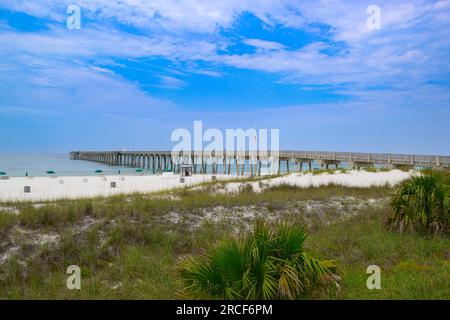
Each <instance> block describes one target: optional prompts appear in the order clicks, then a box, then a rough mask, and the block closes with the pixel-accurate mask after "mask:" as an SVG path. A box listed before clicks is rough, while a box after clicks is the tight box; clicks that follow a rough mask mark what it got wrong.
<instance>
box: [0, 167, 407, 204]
mask: <svg viewBox="0 0 450 320" xmlns="http://www.w3.org/2000/svg"><path fill="white" fill-rule="evenodd" d="M411 174H412V172H402V171H400V170H392V171H389V172H376V173H373V172H365V171H354V170H352V171H349V172H347V173H335V174H326V173H325V174H319V175H313V174H311V173H303V174H299V173H292V174H290V175H286V176H282V177H276V178H272V179H267V180H262V181H257V182H251V184H252V186H253V189H254V191H255V192H260V191H261V190H262V188H265V187H270V186H275V185H279V184H290V185H295V186H299V187H309V186H320V185H326V184H339V185H344V186H349V187H370V186H382V185H385V184H389V185H395V184H397V183H399V182H401V181H402V180H404V179H407V178H408V177H409V176H411ZM216 177H217V180H228V179H235V178H237V177H236V176H232V175H217V176H216ZM239 177H241V178H245V177H246V176H239ZM211 180H212V176H211V175H210V174H206V175H194V176H192V177H186V178H185V183H181V182H180V176H179V175H174V174H172V173H169V174H164V175H150V176H145V175H143V176H131V175H128V176H125V175H120V176H119V175H108V176H89V177H81V176H79V177H34V178H31V177H12V178H10V179H8V180H0V201H48V200H57V199H77V198H90V197H97V196H111V195H117V194H130V193H136V192H156V191H162V190H169V189H174V188H180V187H183V186H193V185H196V184H199V183H202V182H208V181H211ZM114 183H115V187H113V185H114ZM241 184H242V183H237V182H233V183H228V184H227V185H226V190H227V192H237V191H238V190H239V187H240V185H241ZM261 186H263V187H261ZM25 187H30V192H29V193H26V192H25Z"/></svg>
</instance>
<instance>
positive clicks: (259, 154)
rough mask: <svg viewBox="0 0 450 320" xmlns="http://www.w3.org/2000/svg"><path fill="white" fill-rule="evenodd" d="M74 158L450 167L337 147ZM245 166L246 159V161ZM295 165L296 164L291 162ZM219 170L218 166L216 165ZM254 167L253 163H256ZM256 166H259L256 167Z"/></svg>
mask: <svg viewBox="0 0 450 320" xmlns="http://www.w3.org/2000/svg"><path fill="white" fill-rule="evenodd" d="M70 157H71V159H73V160H87V161H95V162H99V163H104V164H107V165H111V166H130V167H139V168H140V167H142V168H148V169H149V168H153V169H154V170H167V169H169V168H170V169H173V168H174V167H175V165H176V164H177V163H179V161H178V160H179V159H189V160H192V162H191V163H192V164H194V167H195V165H196V164H199V165H201V170H200V171H203V172H205V170H206V169H207V168H204V165H208V164H210V165H212V166H213V169H212V171H213V172H214V166H217V164H218V163H221V162H222V163H223V164H224V166H225V165H230V163H231V162H233V161H234V162H235V163H236V165H238V160H239V161H240V162H239V164H241V165H242V161H243V160H249V161H250V162H252V164H253V163H256V165H258V162H260V161H261V160H268V159H271V160H272V161H273V160H274V159H276V160H275V161H279V163H281V162H282V161H284V162H286V165H287V167H288V171H289V163H294V168H295V167H297V168H300V170H301V167H302V164H303V163H307V164H309V168H310V169H311V168H312V165H311V163H312V162H317V163H319V164H320V165H322V166H326V167H328V166H329V165H335V166H336V167H337V166H338V165H339V164H341V163H347V164H348V165H349V166H350V167H358V168H359V167H368V166H373V165H382V166H386V167H389V168H395V167H429V168H450V156H442V155H415V154H394V153H362V152H333V151H331V152H330V151H278V152H270V151H177V152H173V151H73V152H71V153H70ZM243 165H244V166H245V161H244V164H243ZM291 168H292V166H291ZM216 170H217V167H216ZM252 170H253V167H252ZM255 170H256V169H255Z"/></svg>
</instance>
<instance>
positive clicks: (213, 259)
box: [177, 220, 340, 299]
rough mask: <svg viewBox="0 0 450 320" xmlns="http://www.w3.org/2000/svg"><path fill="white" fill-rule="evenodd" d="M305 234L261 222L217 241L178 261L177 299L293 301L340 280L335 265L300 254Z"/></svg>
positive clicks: (290, 226) (298, 229) (297, 228)
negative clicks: (242, 233)
mask: <svg viewBox="0 0 450 320" xmlns="http://www.w3.org/2000/svg"><path fill="white" fill-rule="evenodd" d="M306 238H307V233H306V232H305V229H304V228H303V226H301V225H299V224H287V223H281V224H278V225H275V226H270V225H269V224H268V223H266V222H264V221H263V220H258V221H257V222H256V223H255V226H254V229H253V231H252V232H250V233H249V234H248V235H246V236H243V237H232V238H228V239H224V240H222V241H221V242H220V243H219V244H218V245H217V246H215V247H213V248H211V249H209V250H206V251H205V252H204V253H203V254H202V255H199V256H188V257H185V258H183V259H182V260H180V261H179V263H178V266H177V272H178V274H179V276H180V277H181V280H182V282H183V284H184V288H183V289H182V290H181V291H180V293H179V295H180V296H181V297H189V298H219V299H296V298H301V297H302V296H305V295H307V294H308V293H310V292H311V291H312V290H314V289H315V288H317V287H318V286H321V285H324V284H329V283H335V284H336V285H338V282H339V280H340V278H339V276H338V275H337V273H336V266H335V263H334V262H333V261H331V260H328V261H320V260H318V259H315V258H314V257H312V256H310V255H309V254H307V253H306V252H305V251H304V248H303V244H304V242H305V240H306Z"/></svg>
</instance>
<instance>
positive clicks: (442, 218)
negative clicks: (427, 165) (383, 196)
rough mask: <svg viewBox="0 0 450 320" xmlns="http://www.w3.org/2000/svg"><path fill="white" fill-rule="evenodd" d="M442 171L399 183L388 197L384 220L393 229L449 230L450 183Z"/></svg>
mask: <svg viewBox="0 0 450 320" xmlns="http://www.w3.org/2000/svg"><path fill="white" fill-rule="evenodd" d="M448 177H449V175H448V174H446V173H445V172H432V171H430V172H425V173H424V174H421V175H417V176H413V177H411V178H410V179H408V180H407V181H405V182H404V183H402V184H401V185H400V186H399V187H398V188H397V190H396V191H395V193H394V195H393V197H392V199H391V209H392V210H391V212H390V213H389V215H388V219H387V222H388V224H389V225H390V226H391V227H392V228H393V229H395V230H397V231H399V232H402V231H407V230H409V231H411V230H414V231H428V232H431V233H434V234H435V233H447V234H448V233H449V229H450V185H449V179H448Z"/></svg>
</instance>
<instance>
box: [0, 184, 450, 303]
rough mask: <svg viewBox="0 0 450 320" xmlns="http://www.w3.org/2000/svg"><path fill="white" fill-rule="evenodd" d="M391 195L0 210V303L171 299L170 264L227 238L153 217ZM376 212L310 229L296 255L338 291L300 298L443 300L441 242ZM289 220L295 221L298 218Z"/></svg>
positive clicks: (221, 227)
mask: <svg viewBox="0 0 450 320" xmlns="http://www.w3.org/2000/svg"><path fill="white" fill-rule="evenodd" d="M211 187H212V186H211ZM392 192H393V189H391V188H389V187H387V186H385V187H373V188H346V187H342V186H336V185H330V186H324V187H317V188H306V189H301V188H297V187H293V186H287V185H280V186H276V187H273V188H271V189H268V190H265V191H263V192H262V193H253V192H251V191H248V192H242V193H239V194H234V195H229V194H215V193H213V192H208V191H205V192H203V191H202V192H197V191H195V190H188V189H183V190H177V191H174V192H173V193H171V195H172V196H174V198H175V199H170V198H168V197H165V196H167V194H166V193H159V194H134V195H128V196H115V197H110V198H95V199H88V200H86V199H84V200H71V201H63V200H60V201H54V202H49V203H46V204H44V205H43V206H39V207H35V206H34V205H33V204H31V203H9V204H4V205H3V204H2V206H12V207H14V208H16V209H17V210H20V214H18V215H16V214H13V213H8V212H6V211H5V212H1V213H0V258H1V257H2V256H4V255H5V254H8V257H7V258H6V262H3V263H1V264H0V299H174V298H175V297H176V296H175V293H176V292H177V291H178V290H179V289H180V288H182V283H181V282H180V279H179V277H178V276H177V275H176V273H175V267H176V264H177V262H178V261H179V260H180V258H181V257H183V256H185V255H198V254H200V253H201V252H203V250H204V249H205V248H206V247H208V246H210V245H214V244H216V243H218V242H219V241H220V239H223V238H226V237H229V236H230V235H232V234H235V232H236V230H234V229H233V227H232V226H231V225H230V224H228V223H227V222H226V221H223V222H218V223H212V222H210V221H208V220H205V221H204V222H203V223H202V224H201V226H200V227H198V228H197V229H195V230H192V229H191V228H190V226H189V223H188V221H185V220H183V219H182V220H181V221H180V222H178V223H176V224H174V223H167V222H166V221H164V220H162V219H161V218H162V217H163V216H164V215H167V214H169V213H170V212H174V211H176V212H178V213H180V215H181V216H183V215H186V216H187V215H188V214H197V212H198V211H199V209H200V208H206V209H207V208H213V207H217V206H224V207H229V208H235V207H242V206H256V207H268V206H271V207H273V208H277V207H280V206H281V205H283V204H286V203H289V202H295V201H310V200H315V201H327V200H330V199H333V198H339V197H341V198H343V197H346V198H348V197H350V196H351V197H354V198H358V199H365V200H368V199H373V198H386V197H388V196H390V195H391V194H392ZM334 210H335V209H334ZM386 210H387V209H384V208H374V209H370V210H367V209H364V210H363V211H361V212H360V213H359V214H358V215H357V216H356V217H353V218H351V219H349V220H345V221H341V222H336V223H333V224H331V225H321V224H319V222H317V223H318V225H316V226H314V228H312V229H311V230H310V232H309V233H310V237H309V239H308V240H307V241H306V243H305V245H306V249H307V250H308V252H311V253H313V254H314V256H315V257H318V258H320V259H336V260H337V264H338V269H339V270H340V271H341V272H340V274H341V273H342V278H343V283H342V290H340V291H336V290H333V291H324V292H315V293H314V294H310V295H308V296H306V297H305V298H327V299H328V298H337V299H351V298H368V299H379V298H396V299H410V298H413V299H416V298H423V299H428V298H439V299H445V298H447V299H448V298H449V297H450V293H449V291H448V283H449V282H450V279H449V272H448V270H449V260H450V253H449V249H448V248H450V243H449V240H448V239H447V238H443V237H439V236H435V237H423V236H421V235H416V234H401V235H399V234H395V233H393V232H391V231H389V230H388V229H387V228H385V227H384V225H383V223H382V222H383V217H384V216H385V213H386ZM329 214H330V216H332V215H333V214H334V213H333V212H332V211H330V213H329ZM292 218H293V219H296V218H298V219H299V221H301V218H302V217H301V212H299V213H298V214H297V216H294V217H292ZM43 235H45V236H47V238H49V237H50V236H54V237H56V238H57V239H58V241H56V242H52V241H42V239H47V238H46V237H43ZM30 239H31V241H30ZM13 240H14V241H13ZM11 241H13V242H14V243H13V245H11ZM12 249H14V250H12ZM72 264H75V265H79V266H80V267H81V270H82V289H81V290H79V291H78V290H74V291H71V290H68V289H67V288H66V285H65V282H66V279H67V276H68V275H66V273H65V272H66V268H67V267H68V266H69V265H72ZM370 264H377V265H379V266H380V267H381V268H382V290H374V291H370V290H368V289H367V288H366V286H365V281H366V279H367V276H368V275H366V273H365V269H366V267H367V266H368V265H370Z"/></svg>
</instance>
